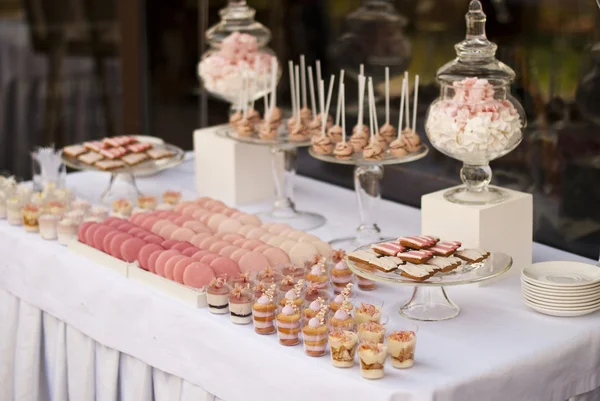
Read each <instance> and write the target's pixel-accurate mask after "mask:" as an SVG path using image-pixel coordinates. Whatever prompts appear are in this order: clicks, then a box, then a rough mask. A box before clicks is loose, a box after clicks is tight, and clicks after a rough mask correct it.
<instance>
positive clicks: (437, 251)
mask: <svg viewBox="0 0 600 401" xmlns="http://www.w3.org/2000/svg"><path fill="white" fill-rule="evenodd" d="M461 245H462V243H461V242H459V241H440V242H438V243H437V244H435V245H434V246H432V247H430V248H427V250H428V251H431V252H433V254H434V255H437V256H450V255H452V254H453V253H454V252H455V251H456V250H457V249H458V248H460V246H461Z"/></svg>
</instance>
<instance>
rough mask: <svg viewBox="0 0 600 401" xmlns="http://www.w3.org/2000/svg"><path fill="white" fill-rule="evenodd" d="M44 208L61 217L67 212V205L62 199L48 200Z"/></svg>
mask: <svg viewBox="0 0 600 401" xmlns="http://www.w3.org/2000/svg"><path fill="white" fill-rule="evenodd" d="M46 210H47V211H48V213H50V214H53V215H55V216H58V217H59V218H62V216H64V214H65V213H66V212H67V205H65V203H64V202H63V201H56V200H55V201H50V202H48V205H46Z"/></svg>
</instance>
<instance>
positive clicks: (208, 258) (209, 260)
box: [200, 252, 222, 265]
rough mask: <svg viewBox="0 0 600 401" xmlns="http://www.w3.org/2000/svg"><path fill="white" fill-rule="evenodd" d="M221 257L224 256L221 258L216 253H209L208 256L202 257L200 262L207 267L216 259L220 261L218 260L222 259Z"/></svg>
mask: <svg viewBox="0 0 600 401" xmlns="http://www.w3.org/2000/svg"><path fill="white" fill-rule="evenodd" d="M220 257H222V256H219V255H217V254H216V253H212V252H211V253H208V254H206V255H204V256H203V257H202V259H200V261H201V262H202V263H206V264H207V265H210V264H211V263H212V261H213V260H215V259H218V258H220Z"/></svg>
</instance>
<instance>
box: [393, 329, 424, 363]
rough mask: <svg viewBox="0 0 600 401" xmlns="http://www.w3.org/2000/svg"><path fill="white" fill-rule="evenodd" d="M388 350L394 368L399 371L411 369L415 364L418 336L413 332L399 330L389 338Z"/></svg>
mask: <svg viewBox="0 0 600 401" xmlns="http://www.w3.org/2000/svg"><path fill="white" fill-rule="evenodd" d="M387 340H388V349H389V353H390V359H391V362H392V366H393V367H394V368H397V369H406V368H410V367H412V366H413V365H414V364H415V348H416V346H417V334H416V332H415V331H412V330H398V331H394V332H392V333H391V334H390V335H389V336H388V337H387Z"/></svg>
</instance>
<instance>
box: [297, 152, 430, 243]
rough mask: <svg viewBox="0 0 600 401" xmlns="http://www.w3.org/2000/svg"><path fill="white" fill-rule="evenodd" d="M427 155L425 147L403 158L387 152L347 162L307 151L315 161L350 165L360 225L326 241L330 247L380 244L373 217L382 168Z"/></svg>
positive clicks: (378, 198)
mask: <svg viewBox="0 0 600 401" xmlns="http://www.w3.org/2000/svg"><path fill="white" fill-rule="evenodd" d="M428 152H429V148H428V147H427V146H426V145H423V146H422V147H421V148H420V149H419V151H417V152H415V153H410V154H408V155H406V156H403V157H395V156H393V155H391V154H389V152H387V153H386V155H385V157H384V158H383V159H382V160H377V161H374V160H365V159H364V158H363V157H362V154H355V155H353V157H352V159H350V160H340V159H337V158H336V157H335V156H333V155H320V154H317V153H315V152H313V150H312V149H309V153H310V155H311V156H312V157H314V158H316V159H318V160H321V161H324V162H327V163H335V164H346V165H352V166H354V191H355V192H356V197H357V202H358V213H359V217H360V225H359V226H358V228H357V229H356V232H355V233H354V235H353V236H349V237H343V238H337V239H334V240H332V241H330V242H329V243H330V244H331V246H332V247H333V248H335V249H342V250H354V249H356V248H358V247H360V246H363V245H365V244H370V243H373V242H378V241H381V240H382V239H383V238H382V236H381V230H380V228H379V226H378V225H377V222H376V219H375V216H374V215H373V214H374V211H375V210H377V205H378V204H379V202H380V200H381V180H382V178H383V166H386V165H391V164H402V163H410V162H413V161H416V160H419V159H422V158H423V157H425V156H426V155H427V153H428Z"/></svg>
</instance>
